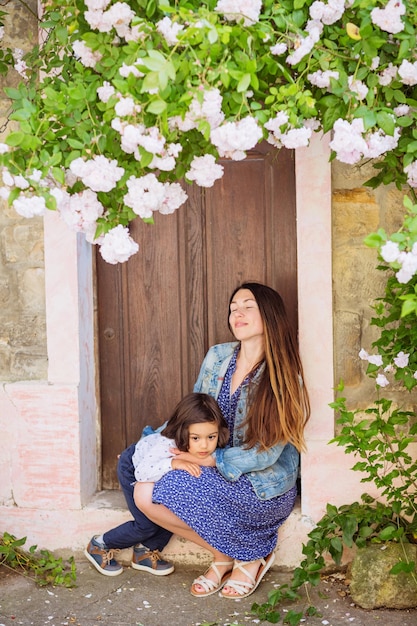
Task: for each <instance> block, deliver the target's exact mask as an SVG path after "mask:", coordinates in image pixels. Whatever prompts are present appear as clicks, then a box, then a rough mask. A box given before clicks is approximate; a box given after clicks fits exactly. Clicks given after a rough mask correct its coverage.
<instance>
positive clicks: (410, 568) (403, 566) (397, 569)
mask: <svg viewBox="0 0 417 626" xmlns="http://www.w3.org/2000/svg"><path fill="white" fill-rule="evenodd" d="M415 569H416V564H415V562H414V561H410V562H409V563H404V562H403V561H401V562H400V563H397V564H396V565H394V567H392V568H391V569H390V571H389V573H390V574H401V573H405V574H411V572H414V571H415Z"/></svg>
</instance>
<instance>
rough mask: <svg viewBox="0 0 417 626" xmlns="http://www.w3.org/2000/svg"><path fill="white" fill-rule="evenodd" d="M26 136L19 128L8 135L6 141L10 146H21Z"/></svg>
mask: <svg viewBox="0 0 417 626" xmlns="http://www.w3.org/2000/svg"><path fill="white" fill-rule="evenodd" d="M25 137H26V135H25V133H22V131H19V130H17V131H15V132H12V133H10V134H9V135H7V137H6V140H5V143H6V144H7V145H8V146H12V147H17V146H20V144H21V143H22V142H23V141H24V139H25Z"/></svg>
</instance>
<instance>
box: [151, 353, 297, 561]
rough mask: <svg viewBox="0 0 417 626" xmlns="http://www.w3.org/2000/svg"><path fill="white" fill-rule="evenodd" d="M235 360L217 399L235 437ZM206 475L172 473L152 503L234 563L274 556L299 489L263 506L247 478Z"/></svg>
mask: <svg viewBox="0 0 417 626" xmlns="http://www.w3.org/2000/svg"><path fill="white" fill-rule="evenodd" d="M236 356H237V353H235V354H234V356H233V357H232V360H231V362H230V364H229V367H228V369H227V372H226V375H225V378H224V382H223V385H222V388H221V390H220V394H219V397H218V398H217V401H218V403H219V406H220V408H221V410H222V413H223V415H224V417H225V419H226V421H227V423H228V426H229V429H230V432H232V431H233V425H234V421H235V413H236V405H237V402H238V399H239V395H240V391H241V386H240V387H239V388H238V389H236V391H235V392H234V394H232V395H230V386H231V379H232V374H233V372H234V371H235V367H236ZM245 382H247V380H245V381H243V383H242V384H244V383H245ZM229 445H232V441H231V440H230V441H229ZM201 469H202V473H201V475H200V476H199V477H198V478H196V477H194V476H191V475H190V474H189V473H188V472H186V471H183V470H173V471H170V472H168V473H167V474H165V476H163V477H162V478H161V479H160V480H159V481H158V482H157V483H155V487H154V490H153V501H154V502H156V503H158V504H164V505H165V506H166V507H167V508H168V509H170V510H171V511H172V512H173V513H175V515H176V516H177V517H179V518H180V519H182V520H183V521H184V522H185V523H186V524H187V525H188V526H190V527H191V528H192V529H193V530H195V532H196V533H197V534H198V535H200V537H202V538H203V539H204V540H205V541H207V543H209V544H210V545H211V546H213V547H214V548H216V549H217V550H219V551H220V552H223V553H224V554H227V555H228V556H230V557H232V558H234V559H239V560H242V561H254V560H255V559H259V558H262V557H265V556H267V555H268V554H270V553H271V552H272V551H273V550H274V548H275V546H276V543H277V539H278V534H277V530H278V528H279V527H280V526H281V525H282V524H283V522H285V520H286V519H287V517H288V516H289V514H290V513H291V511H292V509H293V506H294V501H295V498H296V495H297V489H296V487H293V488H292V489H290V490H289V491H287V492H286V493H284V494H283V495H281V496H276V497H275V498H271V499H270V500H259V498H258V497H257V495H256V494H255V492H254V490H253V488H252V485H251V483H250V481H249V480H248V478H247V477H246V476H245V475H244V474H243V475H242V476H241V477H240V478H239V479H238V480H237V481H235V482H230V481H227V480H226V479H225V478H223V476H222V475H221V474H220V473H219V472H218V471H217V469H216V468H214V467H202V468H201Z"/></svg>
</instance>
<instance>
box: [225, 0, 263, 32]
mask: <svg viewBox="0 0 417 626" xmlns="http://www.w3.org/2000/svg"><path fill="white" fill-rule="evenodd" d="M261 8H262V0H219V1H218V3H217V5H216V8H215V11H217V12H218V13H221V14H222V15H224V17H225V18H226V19H227V20H234V21H236V22H238V21H239V20H241V19H242V17H243V24H244V26H251V25H252V24H256V22H257V21H258V20H259V15H260V12H261Z"/></svg>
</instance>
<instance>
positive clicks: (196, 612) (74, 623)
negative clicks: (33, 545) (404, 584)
mask: <svg viewBox="0 0 417 626" xmlns="http://www.w3.org/2000/svg"><path fill="white" fill-rule="evenodd" d="M199 574H201V572H200V571H197V570H195V568H190V567H186V566H183V565H178V566H177V569H176V571H175V572H174V573H173V574H171V575H170V576H163V577H162V576H159V577H157V576H151V575H150V574H146V573H145V574H144V573H143V572H138V571H135V570H132V569H131V568H126V569H125V571H124V572H123V574H122V575H120V576H117V577H112V578H110V577H106V576H101V575H100V574H98V572H96V570H95V569H94V568H93V567H92V566H91V565H90V564H89V563H88V562H86V561H77V587H75V588H74V589H66V588H65V587H38V586H36V585H35V583H34V582H33V581H32V580H29V579H27V578H25V577H23V576H21V575H19V574H16V573H15V572H10V571H9V570H6V569H5V568H4V567H0V626H17V625H19V626H44V625H49V626H103V625H107V626H244V625H247V624H265V625H266V626H267V624H269V623H270V622H261V620H260V619H259V618H258V617H257V616H256V615H255V614H253V613H252V612H251V608H252V605H253V603H254V602H257V603H258V604H262V603H264V602H266V600H267V595H268V592H269V591H271V590H273V589H276V588H277V587H278V586H280V585H283V584H285V583H287V582H289V580H290V578H291V576H290V574H288V573H283V572H280V571H277V570H271V571H270V572H268V574H267V575H266V577H265V580H264V581H263V582H262V583H261V585H260V586H259V587H258V589H257V590H256V591H255V592H254V594H253V595H251V596H250V597H249V598H246V599H244V600H237V601H236V600H226V599H224V598H221V597H220V596H219V594H214V595H212V596H209V597H208V598H194V597H193V596H192V595H191V594H190V593H189V587H190V584H191V582H192V581H193V579H194V578H195V577H196V576H198V575H199ZM309 604H312V605H313V606H314V607H315V608H316V609H317V611H318V614H317V615H315V616H308V617H307V616H305V617H304V618H303V622H302V623H303V624H305V625H306V626H347V625H352V626H375V625H378V626H417V609H411V610H401V611H399V610H389V609H378V610H373V611H365V610H364V609H361V608H359V607H357V606H355V605H354V604H353V603H352V600H351V598H350V596H349V588H348V586H347V584H346V581H345V579H344V575H343V574H341V573H339V574H333V575H329V576H327V577H324V578H323V579H322V581H321V583H320V585H319V586H318V587H315V588H313V589H312V590H311V592H310V602H309V601H308V599H307V598H306V596H305V595H303V597H302V598H301V599H300V600H299V601H297V602H295V603H290V604H286V605H283V606H280V607H279V608H278V611H279V613H280V614H281V620H282V619H283V618H285V616H286V615H288V611H290V610H295V611H297V612H303V613H305V611H306V608H307V607H308V606H309ZM277 623H282V621H280V622H277Z"/></svg>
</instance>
